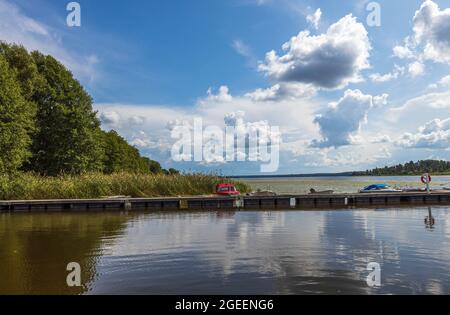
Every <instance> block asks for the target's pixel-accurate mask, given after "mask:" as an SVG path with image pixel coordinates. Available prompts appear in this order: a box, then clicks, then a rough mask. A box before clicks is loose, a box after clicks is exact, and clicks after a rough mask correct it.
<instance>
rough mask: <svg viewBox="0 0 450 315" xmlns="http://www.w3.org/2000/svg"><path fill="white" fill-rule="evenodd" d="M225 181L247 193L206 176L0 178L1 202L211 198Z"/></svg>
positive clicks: (29, 175) (247, 188) (241, 185)
mask: <svg viewBox="0 0 450 315" xmlns="http://www.w3.org/2000/svg"><path fill="white" fill-rule="evenodd" d="M224 181H227V182H232V183H234V184H235V185H236V187H237V189H238V190H239V191H240V192H242V193H247V192H249V191H250V186H249V185H248V184H245V183H242V182H239V181H233V180H229V179H226V180H224V178H222V177H220V176H217V175H205V174H180V175H164V174H133V173H116V174H111V175H105V174H101V173H87V174H83V175H78V176H71V175H63V176H58V177H47V176H40V175H36V174H32V173H18V174H15V175H13V176H7V175H0V200H38V199H91V198H92V199H93V198H102V197H107V196H119V195H121V196H122V195H123V196H130V197H133V198H146V197H172V196H194V195H203V194H212V193H214V189H215V186H216V185H217V184H219V183H221V182H224Z"/></svg>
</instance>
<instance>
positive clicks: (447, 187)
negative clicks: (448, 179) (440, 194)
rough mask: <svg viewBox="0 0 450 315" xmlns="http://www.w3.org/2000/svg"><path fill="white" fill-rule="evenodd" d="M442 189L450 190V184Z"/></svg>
mask: <svg viewBox="0 0 450 315" xmlns="http://www.w3.org/2000/svg"><path fill="white" fill-rule="evenodd" d="M442 189H444V190H450V183H448V184H447V185H445V186H444V187H442Z"/></svg>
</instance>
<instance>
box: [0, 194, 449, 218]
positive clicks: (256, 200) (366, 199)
mask: <svg viewBox="0 0 450 315" xmlns="http://www.w3.org/2000/svg"><path fill="white" fill-rule="evenodd" d="M400 205H409V206H421V205H448V206H450V191H433V192H431V193H429V194H428V193H425V192H403V193H371V194H358V193H355V194H329V195H321V194H315V195H314V194H313V195H311V194H309V195H279V196H271V197H266V196H264V197H263V196H261V197H260V196H237V197H220V196H196V197H170V198H115V199H89V200H81V199H77V200H33V201H26V200H22V201H20V200H17V201H0V212H3V213H4V212H70V211H90V212H91V211H117V210H119V211H121V210H131V211H139V210H142V211H144V210H146V211H149V210H150V211H152V210H153V211H163V210H202V211H213V210H220V209H221V210H289V209H304V210H307V209H333V208H335V209H336V208H337V209H342V208H357V207H370V206H375V207H377V206H400Z"/></svg>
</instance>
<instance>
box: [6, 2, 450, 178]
mask: <svg viewBox="0 0 450 315" xmlns="http://www.w3.org/2000/svg"><path fill="white" fill-rule="evenodd" d="M68 2H69V1H65V0H64V1H63V0H58V1H50V0H34V1H25V0H0V40H5V41H7V42H16V43H20V44H23V45H24V46H25V47H27V48H28V49H30V50H33V49H38V50H41V51H43V52H44V53H48V54H52V55H54V56H55V57H57V58H58V59H59V60H61V61H62V62H63V63H64V64H65V65H66V66H67V67H69V68H70V69H71V70H72V71H73V73H74V75H75V76H76V77H77V78H78V79H79V80H80V81H81V82H82V83H83V85H84V86H85V87H86V89H87V90H88V91H89V93H90V94H91V95H92V96H93V98H94V101H95V104H94V107H95V109H96V110H98V111H99V118H100V119H101V120H102V123H103V128H104V129H116V130H118V131H119V132H120V133H121V134H122V135H123V136H124V137H126V138H127V140H129V141H130V142H131V143H133V144H134V145H136V146H137V147H138V148H139V149H140V150H141V152H143V153H144V154H145V155H148V156H150V157H151V158H154V159H157V160H159V161H161V162H162V164H163V165H164V166H166V167H176V168H180V169H186V170H201V171H219V172H222V173H225V174H258V172H259V165H260V163H259V162H228V163H224V162H223V161H220V160H215V161H207V162H200V163H195V162H181V163H178V162H174V161H173V159H172V158H171V154H170V150H171V147H172V145H173V143H174V142H175V140H174V139H172V138H171V137H170V130H169V128H168V127H167V126H168V125H171V123H170V122H171V121H173V120H177V121H178V123H179V122H181V121H183V120H191V119H193V118H194V117H201V118H202V119H203V120H204V123H205V124H207V125H218V126H221V127H224V126H225V123H226V121H230V119H229V118H230V117H233V119H232V123H234V124H235V125H236V124H241V125H242V126H245V128H251V127H252V126H255V125H261V124H267V125H271V126H279V127H280V130H281V139H282V143H281V147H280V161H281V164H280V167H279V169H278V170H277V172H278V173H283V174H286V173H305V172H306V173H309V172H337V171H348V170H360V169H366V168H371V167H374V166H384V165H391V164H396V163H402V162H405V161H409V160H418V159H425V158H441V159H449V157H450V151H449V143H450V91H449V88H450V77H447V76H449V75H450V53H448V51H450V9H447V8H450V0H446V1H444V0H441V1H438V0H435V1H421V0H398V1H378V2H377V3H379V5H380V8H381V25H380V26H375V27H374V26H369V25H368V24H367V22H366V18H367V16H368V14H369V13H370V12H368V11H367V10H366V5H367V3H369V2H370V1H364V0H353V1H313V0H311V1H295V0H228V1H225V0H223V1H212V0H209V1H206V0H196V1H193V0H192V1H186V0H184V1H181V0H179V1H175V0H172V1H143V0H142V1H137V0H136V1H121V0H116V1H106V0H96V1H92V0H91V1H88V0H84V1H78V3H79V4H80V6H81V26H80V27H72V28H70V27H68V26H67V25H66V16H67V14H68V12H67V11H66V5H67V4H68ZM318 9H320V13H321V14H318V12H319V11H318ZM349 14H351V16H350V15H349ZM314 16H315V17H316V19H315V23H314ZM319 17H320V18H319ZM285 43H287V44H285ZM283 45H284V49H283V48H282V47H283ZM271 51H273V54H272V55H271V56H272V57H270V56H269V57H267V56H266V54H268V53H269V52H271ZM221 87H222V88H221ZM208 91H209V92H208ZM230 115H231V116H230ZM236 117H238V118H236ZM172 124H173V122H172Z"/></svg>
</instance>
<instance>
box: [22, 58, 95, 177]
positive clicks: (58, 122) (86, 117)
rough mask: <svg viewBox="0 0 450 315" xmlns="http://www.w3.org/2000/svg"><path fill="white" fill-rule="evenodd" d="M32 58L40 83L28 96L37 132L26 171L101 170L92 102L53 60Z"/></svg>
mask: <svg viewBox="0 0 450 315" xmlns="http://www.w3.org/2000/svg"><path fill="white" fill-rule="evenodd" d="M31 56H32V58H33V60H34V62H35V64H36V67H37V71H38V73H39V75H40V76H41V80H40V81H39V80H38V82H39V83H40V84H39V86H38V88H37V89H35V90H34V91H33V93H32V96H31V100H32V101H33V102H34V103H35V104H36V106H37V115H36V125H37V132H36V133H35V135H34V137H33V143H32V146H31V153H32V157H31V159H30V163H29V164H27V167H26V168H27V169H28V170H32V171H36V172H39V173H42V174H46V175H57V174H60V173H69V174H79V173H82V172H88V171H99V170H101V169H102V167H103V165H102V161H103V152H102V146H101V144H102V143H101V130H100V122H99V120H98V119H97V117H96V113H95V112H94V111H93V110H92V98H91V97H90V96H89V95H88V94H87V93H86V91H85V90H84V89H83V87H82V86H81V85H80V83H79V82H78V81H77V80H75V79H74V78H73V76H72V73H71V72H70V71H68V70H67V69H66V68H65V67H64V66H63V65H62V64H61V63H59V62H58V61H57V60H56V59H54V58H53V57H51V56H44V55H43V54H41V53H39V52H33V53H32V54H31Z"/></svg>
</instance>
